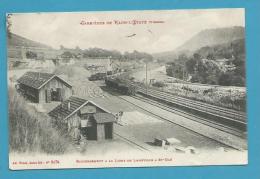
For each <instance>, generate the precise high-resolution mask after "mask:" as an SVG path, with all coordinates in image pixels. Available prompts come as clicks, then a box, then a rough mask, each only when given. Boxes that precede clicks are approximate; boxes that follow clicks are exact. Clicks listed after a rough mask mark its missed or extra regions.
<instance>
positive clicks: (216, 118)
mask: <svg viewBox="0 0 260 179" xmlns="http://www.w3.org/2000/svg"><path fill="white" fill-rule="evenodd" d="M139 94H141V95H142V96H145V97H148V98H150V99H153V100H155V101H158V102H161V103H164V104H167V105H169V106H171V107H175V108H178V109H180V110H183V111H185V112H188V113H192V114H193V115H196V116H200V117H203V118H206V119H208V120H211V121H214V122H217V123H220V124H223V125H226V126H231V127H234V128H237V129H239V130H241V131H246V128H247V125H246V124H244V123H243V122H239V121H235V120H234V119H231V118H228V117H224V116H220V115H218V114H213V113H208V112H207V111H202V110H198V109H195V108H190V107H188V106H184V105H181V104H178V103H175V102H171V101H166V100H164V99H160V98H158V97H154V96H151V95H149V94H145V93H142V92H141V93H140V92H139Z"/></svg>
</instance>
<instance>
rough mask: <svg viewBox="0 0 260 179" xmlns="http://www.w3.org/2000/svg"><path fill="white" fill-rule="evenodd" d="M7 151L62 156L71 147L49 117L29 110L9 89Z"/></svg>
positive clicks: (15, 93)
mask: <svg viewBox="0 0 260 179" xmlns="http://www.w3.org/2000/svg"><path fill="white" fill-rule="evenodd" d="M9 134H10V135H9V149H10V151H12V152H43V153H47V154H62V153H65V152H66V151H67V150H69V147H70V146H71V145H70V143H69V140H68V139H67V138H66V137H65V135H64V134H63V133H61V132H60V131H59V129H55V128H53V127H52V125H51V121H50V118H49V116H47V115H45V114H42V113H39V112H37V111H36V110H35V109H33V108H29V106H28V105H27V103H26V101H25V99H24V98H23V97H21V96H19V94H18V93H17V92H16V91H15V89H11V88H10V89H9Z"/></svg>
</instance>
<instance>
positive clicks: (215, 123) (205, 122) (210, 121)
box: [133, 95, 246, 138]
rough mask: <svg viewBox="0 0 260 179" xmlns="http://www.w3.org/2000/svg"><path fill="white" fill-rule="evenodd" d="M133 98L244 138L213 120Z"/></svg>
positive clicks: (152, 101) (154, 102)
mask: <svg viewBox="0 0 260 179" xmlns="http://www.w3.org/2000/svg"><path fill="white" fill-rule="evenodd" d="M133 98H135V99H138V100H141V101H144V102H146V103H149V104H151V105H154V106H156V107H159V108H161V109H164V110H166V111H169V112H172V113H175V114H177V115H180V116H183V117H185V118H188V119H191V120H193V121H197V122H199V123H201V124H204V125H207V126H210V127H213V128H215V129H218V130H221V131H223V132H226V133H229V134H232V135H235V136H238V137H242V138H246V134H245V133H244V131H241V130H239V129H237V128H234V127H230V126H226V125H223V124H220V123H218V122H215V121H213V120H209V119H206V118H202V117H198V116H196V115H193V114H191V113H187V112H185V111H182V110H179V109H176V108H172V107H171V106H169V105H167V104H162V103H160V102H157V101H154V100H151V99H149V98H145V97H142V96H140V95H137V96H133ZM167 121H168V122H171V123H173V122H172V121H169V120H167Z"/></svg>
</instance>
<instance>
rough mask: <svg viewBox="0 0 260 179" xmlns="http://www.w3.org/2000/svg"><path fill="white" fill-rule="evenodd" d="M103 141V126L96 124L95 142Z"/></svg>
mask: <svg viewBox="0 0 260 179" xmlns="http://www.w3.org/2000/svg"><path fill="white" fill-rule="evenodd" d="M104 139H105V125H104V124H97V140H104Z"/></svg>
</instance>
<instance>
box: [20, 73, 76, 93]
mask: <svg viewBox="0 0 260 179" xmlns="http://www.w3.org/2000/svg"><path fill="white" fill-rule="evenodd" d="M54 77H57V78H59V77H58V76H56V75H55V74H52V73H40V72H31V71H30V72H26V73H25V74H24V75H23V76H22V77H21V78H19V79H18V80H17V82H18V83H21V84H24V85H26V86H30V87H32V88H35V89H39V88H41V87H42V86H43V85H44V84H46V83H47V82H48V81H49V80H51V79H52V78H54ZM59 79H60V80H62V79H61V78H59ZM62 81H63V82H64V83H66V84H67V85H69V86H71V85H70V84H68V83H67V82H65V81H64V80H62Z"/></svg>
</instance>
